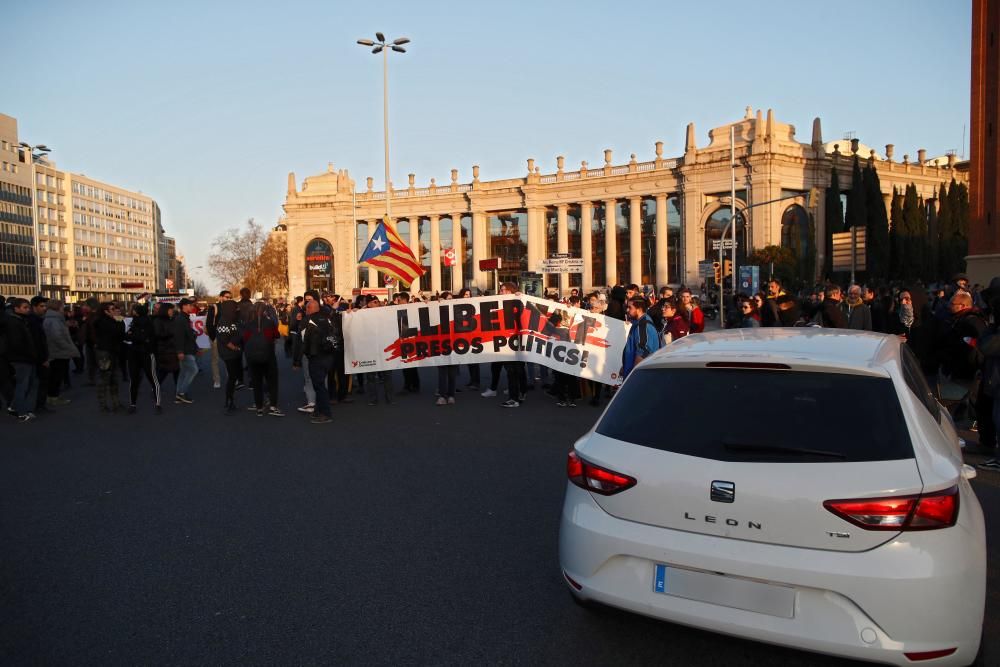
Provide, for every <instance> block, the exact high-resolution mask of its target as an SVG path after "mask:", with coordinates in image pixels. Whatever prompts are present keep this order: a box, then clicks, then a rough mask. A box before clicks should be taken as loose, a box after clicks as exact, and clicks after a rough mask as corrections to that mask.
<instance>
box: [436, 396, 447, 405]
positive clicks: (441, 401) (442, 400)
mask: <svg viewBox="0 0 1000 667" xmlns="http://www.w3.org/2000/svg"><path fill="white" fill-rule="evenodd" d="M434 405H448V399H446V398H445V397H444V396H438V399H437V400H436V401H434Z"/></svg>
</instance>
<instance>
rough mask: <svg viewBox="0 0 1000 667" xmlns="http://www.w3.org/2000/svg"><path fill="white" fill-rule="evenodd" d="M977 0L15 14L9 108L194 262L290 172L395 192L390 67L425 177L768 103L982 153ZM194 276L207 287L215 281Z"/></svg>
mask: <svg viewBox="0 0 1000 667" xmlns="http://www.w3.org/2000/svg"><path fill="white" fill-rule="evenodd" d="M970 21H971V3H970V2H969V1H968V0H936V1H935V0H862V1H856V0H840V1H830V0H827V1H826V2H802V1H800V0H799V1H794V0H773V1H768V0H757V1H756V2H736V1H730V0H699V1H697V2H690V1H680V0H669V1H668V0H661V1H659V2H655V1H654V2H645V1H643V2H627V1H626V2H621V1H619V2H591V1H587V2H547V1H545V0H535V1H534V2H522V1H520V0H508V1H506V2H491V3H480V2H465V3H458V2H436V1H434V0H425V1H423V2H377V1H374V2H367V3H361V2H343V1H340V0H326V1H325V2H319V1H314V0H301V1H295V0H286V1H284V2H275V1H273V0H272V1H270V2H261V1H259V0H239V1H236V0H230V1H216V0H200V1H193V0H172V1H170V2H155V3H154V2H145V1H139V2H136V1H135V0H125V1H113V0H93V1H92V2H87V3H79V2H72V1H69V0H61V1H57V0H31V1H30V2H23V1H22V2H11V3H6V6H5V8H4V10H3V25H4V31H5V33H6V35H7V40H5V43H6V44H7V47H8V48H7V52H6V53H5V56H4V63H5V66H4V73H3V87H2V90H3V95H2V97H0V112H3V113H6V114H8V115H11V116H14V117H15V118H17V120H18V125H19V133H20V139H21V140H22V141H28V142H31V143H44V144H47V145H49V146H51V147H52V148H53V158H54V159H55V161H56V163H57V164H58V166H59V167H60V168H61V169H65V170H69V171H74V172H82V173H85V174H87V175H88V176H90V177H93V178H97V179H99V180H104V181H107V182H109V183H113V184H115V185H120V186H123V187H126V188H129V189H133V190H141V191H142V192H145V193H147V194H149V195H151V196H152V197H154V198H155V199H156V200H157V202H158V203H159V204H160V206H161V208H162V211H163V224H164V227H165V228H166V230H167V234H169V235H172V236H175V237H176V238H177V246H178V250H179V251H180V252H182V253H183V254H184V255H185V256H186V257H187V259H188V265H189V266H190V267H196V266H199V265H204V264H205V263H206V258H207V255H208V252H209V246H210V240H211V239H212V237H214V236H216V235H217V234H219V233H220V232H222V231H223V230H225V229H227V228H230V227H234V226H238V225H241V224H242V223H243V222H244V221H245V220H246V219H247V218H250V217H253V218H255V219H256V220H257V221H258V222H260V223H262V224H264V225H266V226H272V225H274V224H275V223H276V222H277V220H278V217H279V215H280V214H281V205H282V203H283V201H284V195H285V188H286V181H287V174H288V172H289V171H294V172H295V174H296V177H297V179H298V182H299V184H301V182H302V179H303V178H304V177H305V176H309V175H313V174H318V173H321V172H323V171H325V169H326V165H327V163H328V162H333V163H334V165H335V167H336V168H338V169H340V168H346V169H348V170H349V171H350V174H351V176H352V178H354V179H355V180H356V181H357V186H358V189H364V187H365V177H366V176H373V177H375V183H376V188H377V189H382V181H383V162H382V159H383V154H382V70H381V65H382V63H381V56H374V55H372V54H371V53H370V52H369V51H368V50H366V49H364V48H363V47H361V46H358V45H356V43H355V42H356V40H357V39H358V38H372V36H373V33H374V32H375V31H376V30H380V31H382V32H384V33H385V34H386V35H387V36H388V37H389V38H396V37H402V36H406V37H409V38H411V39H412V40H413V41H412V44H409V45H407V49H408V52H407V53H406V54H396V53H393V54H391V55H390V56H389V58H390V63H389V77H390V80H389V103H390V112H389V121H390V133H391V135H390V150H391V164H392V179H393V182H394V183H395V184H396V187H405V185H406V183H407V174H408V173H410V172H413V173H415V174H416V178H417V184H418V185H426V184H427V183H428V182H429V180H430V178H431V177H434V178H436V179H437V182H438V183H439V184H441V183H448V182H450V170H451V169H452V168H458V169H459V181H460V182H468V181H470V180H471V179H472V174H471V171H472V165H473V164H478V165H480V166H481V174H480V178H482V179H483V180H493V179H498V178H512V177H517V176H522V175H524V173H525V172H526V170H527V167H526V163H525V160H526V159H527V158H529V157H533V158H536V160H537V161H538V165H539V166H540V167H541V169H542V172H543V173H549V172H552V171H555V157H556V156H557V155H565V156H566V162H567V166H566V168H567V169H575V168H577V167H578V165H579V164H580V160H587V161H588V162H589V163H590V164H591V165H598V164H603V155H602V150H603V149H605V148H611V149H613V150H614V151H615V156H614V162H615V163H616V164H620V163H624V162H627V161H628V156H629V154H630V153H636V155H637V157H638V159H639V160H640V161H641V160H649V159H652V157H653V144H654V143H655V142H656V141H657V140H662V141H664V142H665V146H664V154H665V155H666V156H667V157H670V156H677V155H680V154H681V153H682V152H683V148H684V134H685V126H686V125H687V123H688V122H692V121H693V122H694V123H695V124H696V128H697V132H698V135H697V138H698V143H699V145H705V144H706V143H707V132H708V130H709V129H711V128H712V127H715V126H718V125H722V124H725V123H728V122H732V121H734V120H737V119H739V118H741V117H742V115H743V111H744V108H745V107H746V106H747V105H751V106H753V108H754V109H757V108H762V109H767V108H773V109H774V112H775V118H776V119H777V120H780V121H782V122H788V123H792V124H793V125H795V126H796V130H797V137H798V138H799V139H800V140H801V141H806V142H808V141H809V139H810V133H811V124H812V119H813V118H814V117H815V116H819V117H820V118H821V119H822V123H823V133H824V139H825V140H830V139H834V138H841V137H842V136H843V135H844V133H845V132H848V131H854V132H856V134H857V137H858V138H859V139H860V140H861V141H862V142H863V143H866V144H870V145H872V146H873V147H875V148H877V149H879V150H880V151H881V149H882V146H884V144H887V143H893V144H895V145H896V157H897V159H901V158H902V155H903V154H904V153H909V154H910V155H911V156H915V155H916V151H917V149H918V148H926V149H927V151H928V155H929V156H935V155H940V154H943V153H944V152H945V151H947V150H949V149H957V150H959V151H960V152H961V150H962V145H961V144H962V136H963V126H966V125H968V122H969V121H968V118H969V66H970V55H969V49H970V32H971V27H970ZM193 273H194V275H195V277H197V278H201V279H202V280H204V281H205V282H206V283H207V284H208V285H210V286H213V285H214V284H215V281H214V280H212V279H210V277H209V274H208V272H207V270H204V269H203V270H201V271H198V270H195V271H194V272H193Z"/></svg>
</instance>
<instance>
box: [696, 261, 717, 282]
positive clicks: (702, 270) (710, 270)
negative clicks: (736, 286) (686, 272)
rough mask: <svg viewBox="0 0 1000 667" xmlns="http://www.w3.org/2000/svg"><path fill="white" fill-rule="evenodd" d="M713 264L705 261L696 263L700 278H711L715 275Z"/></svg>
mask: <svg viewBox="0 0 1000 667" xmlns="http://www.w3.org/2000/svg"><path fill="white" fill-rule="evenodd" d="M715 264H716V263H715V262H714V261H712V260H711V259H705V260H702V261H700V262H698V275H699V276H701V277H702V278H711V277H713V276H714V275H715Z"/></svg>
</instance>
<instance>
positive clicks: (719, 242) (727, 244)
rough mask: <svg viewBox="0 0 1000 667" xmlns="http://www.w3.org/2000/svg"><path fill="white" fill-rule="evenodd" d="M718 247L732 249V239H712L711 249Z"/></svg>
mask: <svg viewBox="0 0 1000 667" xmlns="http://www.w3.org/2000/svg"><path fill="white" fill-rule="evenodd" d="M719 248H722V249H723V250H732V249H733V240H732V239H725V240H724V241H723V239H712V250H718V249H719Z"/></svg>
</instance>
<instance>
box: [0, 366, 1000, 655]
mask: <svg viewBox="0 0 1000 667" xmlns="http://www.w3.org/2000/svg"><path fill="white" fill-rule="evenodd" d="M281 364H282V367H283V372H282V393H283V396H282V398H281V405H282V407H283V408H285V409H286V410H287V411H288V412H289V415H288V416H287V417H285V418H284V419H277V418H271V417H264V418H258V417H256V416H255V415H254V414H253V413H250V412H246V411H240V413H239V414H238V415H236V416H234V417H224V416H223V415H222V413H221V405H222V396H221V392H220V391H213V390H212V389H211V387H210V383H209V381H208V380H207V378H206V375H205V374H202V375H201V376H199V378H198V379H197V380H196V382H195V386H194V390H193V391H192V395H193V397H194V398H195V401H196V402H195V404H194V405H191V406H175V405H173V404H168V405H167V407H166V410H165V414H163V415H162V416H154V415H153V414H152V410H151V409H150V405H149V400H148V399H147V400H146V403H145V404H143V405H141V406H140V412H139V413H138V414H137V415H134V416H126V415H114V416H105V415H101V414H99V413H98V412H97V410H96V407H97V402H96V397H95V396H94V393H93V389H92V388H77V389H74V390H72V391H71V392H70V393H69V396H70V397H71V398H73V399H74V402H73V404H72V405H70V406H68V407H66V408H64V409H62V410H60V411H59V413H57V414H51V415H45V416H44V417H43V418H41V419H39V420H38V421H37V422H34V423H31V424H20V423H16V422H13V421H10V422H7V421H4V422H0V664H3V665H36V664H45V665H69V664H72V665H95V664H101V665H111V664H157V665H159V664H304V665H310V664H334V663H335V664H426V663H434V664H463V665H467V664H480V663H488V664H577V665H578V664H594V665H597V664H604V665H606V664H630V663H632V664H676V665H741V664H754V665H802V664H809V665H841V664H847V663H844V662H842V661H838V660H835V659H832V658H826V657H822V656H816V655H812V654H805V653H800V652H797V651H792V650H786V649H781V648H776V647H772V646H767V645H763V644H757V643H753V642H749V641H743V640H737V639H732V638H727V637H723V636H720V635H715V634H711V633H707V632H702V631H698V630H693V629H690V628H685V627H681V626H677V625H672V624H668V623H663V622H659V621H654V620H651V619H646V618H643V617H639V616H635V615H631V614H626V613H622V612H617V611H613V610H607V609H601V610H597V611H593V610H588V609H584V608H581V607H579V606H577V605H576V604H574V603H573V602H572V601H571V599H570V596H569V594H568V593H567V591H566V589H565V584H564V583H563V581H562V578H561V576H560V572H559V568H558V560H557V532H558V521H559V513H560V508H561V502H562V497H563V490H564V487H565V483H566V482H565V456H566V452H567V450H568V449H569V448H570V447H571V446H572V443H573V441H574V439H575V438H576V437H577V436H578V435H580V434H582V433H583V432H584V431H586V430H587V429H588V428H589V427H590V426H591V425H592V423H593V421H594V419H595V418H596V416H597V415H598V412H599V411H598V410H597V409H595V408H592V407H590V406H587V405H585V404H582V405H581V406H580V407H578V408H576V409H568V408H566V409H560V408H556V407H555V406H554V404H553V401H552V400H551V399H549V398H548V397H546V396H544V395H543V394H542V392H541V391H540V390H537V391H535V392H533V393H532V394H529V400H528V401H527V403H525V405H524V406H523V407H522V408H519V409H517V410H504V409H501V408H500V407H499V403H500V400H501V399H500V397H498V398H494V399H483V398H481V397H479V396H478V395H477V394H470V393H462V394H459V396H458V403H457V405H455V406H450V407H435V406H434V405H432V401H433V399H432V394H433V386H432V381H431V380H432V378H433V377H434V376H432V373H431V372H424V373H423V382H424V390H423V393H421V394H419V395H409V396H405V397H401V398H399V399H398V400H397V401H396V403H395V404H394V405H393V406H391V407H390V406H385V405H379V406H377V407H370V406H368V405H366V404H365V403H364V402H363V401H360V400H359V401H358V402H355V403H353V404H351V405H341V406H336V407H335V408H334V419H335V423H334V424H332V425H326V426H313V425H310V424H309V423H308V420H307V419H305V418H303V417H302V416H301V415H299V414H296V413H294V407H295V406H296V405H298V404H299V403H300V396H301V392H300V391H299V387H300V384H299V382H300V381H299V380H298V377H299V376H293V375H292V374H291V371H290V370H288V369H287V362H285V361H284V360H283V359H282V360H281ZM484 371H485V373H484V379H485V377H486V376H488V374H489V373H488V369H487V368H485V367H484ZM76 377H78V376H74V379H76ZM463 379H464V375H463ZM399 384H400V382H399V376H398V373H397V387H398V386H399ZM239 400H240V401H242V404H243V405H246V404H248V402H249V400H250V397H249V395H248V392H241V393H240V395H239ZM998 483H1000V475H997V474H996V473H981V478H980V480H978V481H977V482H976V486H977V491H978V493H979V497H980V499H981V501H982V503H983V506H984V508H985V511H986V516H987V520H988V522H989V530H990V535H996V534H997V530H998V528H1000V488H998ZM995 552H996V545H995V544H991V556H992V558H991V560H992V562H993V563H996V562H997V558H996V555H997V554H996V553H995ZM989 589H990V595H989V602H988V606H987V618H988V621H987V622H988V627H987V640H988V642H989V646H990V652H991V654H992V655H1000V632H998V631H1000V622H998V621H997V620H995V619H996V618H997V616H998V614H997V612H998V611H1000V601H998V592H1000V582H998V580H997V572H996V571H995V569H991V572H990V580H989ZM928 604H933V601H930V600H929V601H928Z"/></svg>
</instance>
